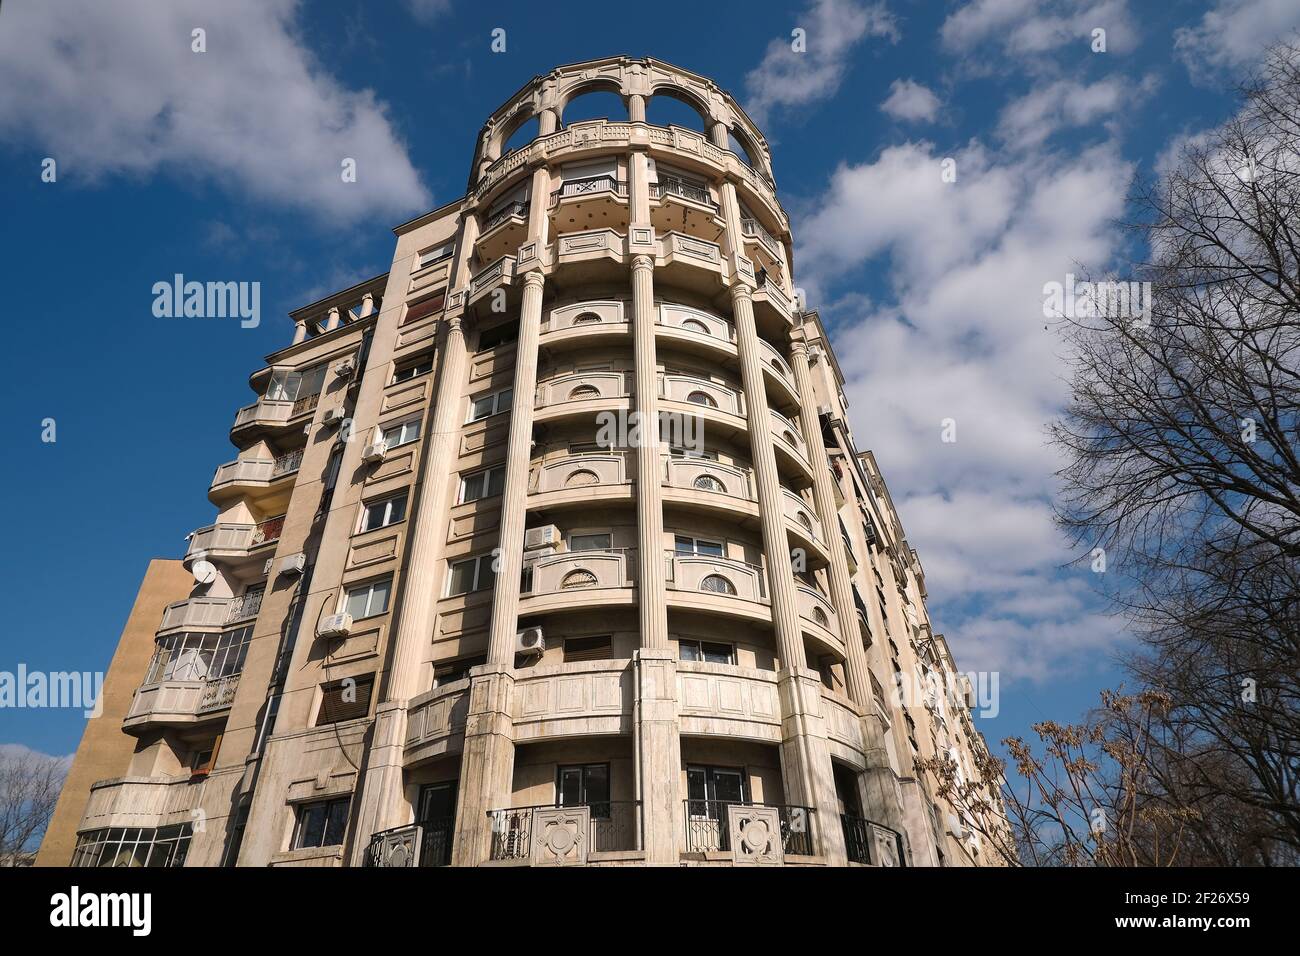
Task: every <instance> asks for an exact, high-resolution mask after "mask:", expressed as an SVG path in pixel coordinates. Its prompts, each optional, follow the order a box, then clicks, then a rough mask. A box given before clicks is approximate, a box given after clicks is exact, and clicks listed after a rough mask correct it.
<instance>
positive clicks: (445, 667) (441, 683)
mask: <svg viewBox="0 0 1300 956" xmlns="http://www.w3.org/2000/svg"><path fill="white" fill-rule="evenodd" d="M486 663H487V655H486V654H478V655H476V656H474V657H462V658H460V659H459V660H454V661H447V662H446V663H443V664H435V665H434V667H433V686H434V687H445V686H447V685H448V684H454V683H455V682H456V681H458V680H464V679H465V678H467V677H468V676H469V669H470V668H471V667H478V666H479V665H480V664H486Z"/></svg>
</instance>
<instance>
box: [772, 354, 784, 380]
mask: <svg viewBox="0 0 1300 956" xmlns="http://www.w3.org/2000/svg"><path fill="white" fill-rule="evenodd" d="M772 368H774V369H776V370H777V371H778V372H780V373H781V375H782V376H784V375H785V374H786V370H785V363H784V362H782V361H781V360H780V359H779V358H776V357H775V356H773V357H772Z"/></svg>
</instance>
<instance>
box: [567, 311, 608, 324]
mask: <svg viewBox="0 0 1300 956" xmlns="http://www.w3.org/2000/svg"><path fill="white" fill-rule="evenodd" d="M601 321H602V320H601V318H600V316H599V315H597V314H596V313H595V312H583V313H581V314H579V315H577V316H574V319H573V321H572V322H570V323H569V324H570V325H599V324H600V323H601Z"/></svg>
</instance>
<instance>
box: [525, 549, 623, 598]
mask: <svg viewBox="0 0 1300 956" xmlns="http://www.w3.org/2000/svg"><path fill="white" fill-rule="evenodd" d="M635 564H636V549H635V548H601V549H591V550H584V551H561V552H557V553H555V554H551V555H547V556H546V557H543V558H539V559H537V560H536V561H534V562H533V563H532V564H531V565H530V566H528V567H526V568H524V574H523V583H522V586H521V588H520V593H521V594H528V595H534V596H537V595H542V594H558V593H560V592H564V591H581V590H583V589H587V588H625V587H630V586H631V585H632V583H633V581H634V580H635V574H636V568H635Z"/></svg>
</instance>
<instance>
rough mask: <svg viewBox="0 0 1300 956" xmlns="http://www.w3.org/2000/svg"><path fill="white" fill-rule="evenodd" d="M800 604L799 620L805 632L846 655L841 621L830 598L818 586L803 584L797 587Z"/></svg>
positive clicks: (838, 652)
mask: <svg viewBox="0 0 1300 956" xmlns="http://www.w3.org/2000/svg"><path fill="white" fill-rule="evenodd" d="M797 591H798V596H797V600H798V604H799V621H800V624H801V625H802V627H803V631H804V633H805V634H807V635H809V636H811V637H813V638H815V639H816V640H817V641H818V642H819V643H821V644H823V645H826V646H827V647H828V648H830V649H831V650H833V651H835V652H836V653H837V654H839V655H840V656H841V657H842V656H843V655H844V642H843V640H842V639H841V638H840V627H839V621H838V619H837V618H836V616H835V606H834V605H833V604H831V602H830V599H829V598H827V597H826V595H824V594H822V593H821V592H820V591H818V590H817V589H816V588H810V587H808V586H807V585H806V584H801V585H799V586H798V588H797Z"/></svg>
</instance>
